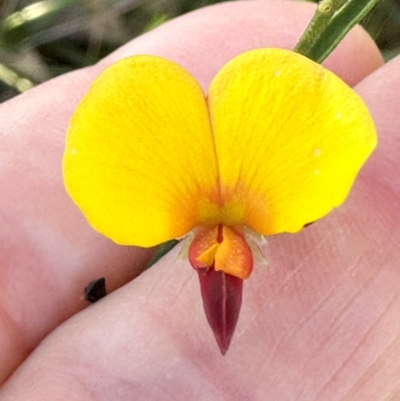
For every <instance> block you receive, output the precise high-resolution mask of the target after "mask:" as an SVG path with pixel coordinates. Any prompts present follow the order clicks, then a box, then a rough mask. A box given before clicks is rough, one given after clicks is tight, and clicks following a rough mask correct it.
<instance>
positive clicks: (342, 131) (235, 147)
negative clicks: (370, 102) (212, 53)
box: [208, 49, 376, 234]
mask: <svg viewBox="0 0 400 401" xmlns="http://www.w3.org/2000/svg"><path fill="white" fill-rule="evenodd" d="M208 97H209V107H210V114H211V123H212V128H213V131H214V137H215V146H216V153H217V160H218V168H219V175H220V183H221V194H222V199H223V200H224V201H225V204H226V205H227V209H229V210H232V213H231V215H234V214H236V215H237V216H238V220H240V219H242V221H243V223H244V224H246V225H247V226H248V227H249V228H251V229H252V230H254V231H257V232H259V233H261V234H274V233H279V232H283V231H287V232H296V231H298V230H300V229H301V228H302V227H303V226H304V224H306V223H309V222H312V221H315V220H317V219H319V218H321V217H322V216H324V215H326V214H327V213H328V212H329V211H330V210H331V209H332V208H333V207H336V206H339V205H340V204H341V203H342V202H343V201H344V199H345V197H346V195H347V194H348V192H349V190H350V187H351V185H352V183H353V181H354V179H355V177H356V175H357V173H358V171H359V169H360V168H361V166H362V164H363V163H364V162H365V160H366V159H367V158H368V156H369V155H370V153H371V152H372V150H373V149H374V147H375V145H376V133H375V128H374V125H373V122H372V119H371V117H370V115H369V113H368V110H367V109H366V107H365V105H364V104H363V102H362V100H361V99H360V98H359V97H358V96H357V95H356V94H355V93H354V92H353V90H352V89H350V88H349V87H348V86H347V85H346V84H345V83H343V82H342V81H341V80H340V79H339V78H338V77H336V76H335V75H334V74H333V73H331V72H329V71H328V70H326V69H324V68H323V67H321V66H320V65H318V64H316V63H314V62H312V61H310V60H309V59H307V58H305V57H303V56H301V55H298V54H296V53H293V52H290V51H286V50H280V49H261V50H254V51H251V52H248V53H244V54H242V55H240V56H238V57H237V58H235V59H233V60H232V61H230V62H229V63H228V64H226V65H225V66H224V67H223V68H222V70H221V71H220V72H219V73H218V74H217V76H216V77H215V78H214V80H213V82H212V84H211V86H210V90H209V95H208ZM242 203H244V204H242ZM241 204H242V205H241ZM229 210H228V212H227V211H225V214H228V215H229V214H230V213H229ZM238 210H239V211H240V213H239V212H238ZM240 215H241V217H240ZM238 222H239V221H238ZM223 223H224V221H223ZM228 224H232V222H229V223H228Z"/></svg>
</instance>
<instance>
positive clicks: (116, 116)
mask: <svg viewBox="0 0 400 401" xmlns="http://www.w3.org/2000/svg"><path fill="white" fill-rule="evenodd" d="M63 170H64V180H65V185H66V188H67V191H68V192H69V194H70V196H71V197H72V198H73V200H74V201H75V202H76V203H77V204H78V206H79V207H80V208H81V210H82V211H83V213H84V214H85V216H86V218H87V219H88V220H89V222H90V223H91V224H92V226H93V227H94V228H95V229H97V230H98V231H100V232H101V233H103V234H104V235H106V236H108V237H110V238H111V239H113V240H114V241H115V242H117V243H120V244H132V245H138V246H146V247H147V246H152V245H156V244H159V243H161V242H164V241H167V240H169V239H171V238H177V237H180V236H182V235H184V234H186V233H187V232H188V231H189V230H190V229H191V228H192V227H193V226H194V225H196V223H197V218H198V213H199V211H198V208H199V207H201V206H199V205H200V204H204V203H207V202H209V199H211V198H213V196H214V197H215V196H216V195H215V192H218V191H217V168H216V161H215V151H214V147H213V142H212V136H211V133H210V127H209V119H208V112H207V106H206V102H205V99H204V95H203V93H202V90H201V88H200V87H199V85H198V84H197V82H196V81H195V80H194V79H193V78H192V77H191V76H190V75H189V73H188V72H186V71H185V70H184V69H183V68H181V67H179V66H178V65H176V64H175V63H172V62H171V61H168V60H165V59H162V58H160V57H154V56H136V57H131V58H128V59H125V60H122V61H120V62H118V63H116V64H114V65H113V66H111V67H110V68H108V69H107V70H106V71H105V72H104V73H103V74H102V75H101V76H100V77H99V78H98V79H97V80H96V81H95V82H94V84H93V85H92V87H91V89H90V90H89V92H88V93H87V95H86V96H85V98H84V99H83V101H82V102H81V103H80V105H79V106H78V108H77V109H76V111H75V113H74V115H73V117H72V119H71V122H70V126H69V131H68V135H67V142H66V150H65V154H64V161H63Z"/></svg>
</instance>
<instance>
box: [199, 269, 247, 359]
mask: <svg viewBox="0 0 400 401" xmlns="http://www.w3.org/2000/svg"><path fill="white" fill-rule="evenodd" d="M197 272H198V274H199V280H200V288H201V296H202V298H203V306H204V311H205V312H206V316H207V320H208V323H209V325H210V327H211V329H212V331H213V332H214V336H215V339H216V340H217V343H218V346H219V349H220V350H221V353H222V355H225V353H226V351H227V350H228V348H229V345H230V343H231V340H232V336H233V333H234V331H235V327H236V323H237V321H238V318H239V312H240V306H241V304H242V289H243V280H242V279H240V278H237V277H235V276H232V275H230V274H226V273H224V272H222V271H215V270H214V266H212V267H211V268H209V269H197Z"/></svg>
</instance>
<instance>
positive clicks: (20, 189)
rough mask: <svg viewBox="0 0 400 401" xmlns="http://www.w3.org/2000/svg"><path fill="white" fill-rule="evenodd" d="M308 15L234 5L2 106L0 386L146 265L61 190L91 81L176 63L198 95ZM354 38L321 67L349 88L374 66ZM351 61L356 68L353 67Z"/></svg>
mask: <svg viewBox="0 0 400 401" xmlns="http://www.w3.org/2000/svg"><path fill="white" fill-rule="evenodd" d="M210 10H211V11H210ZM311 14H312V8H310V6H309V5H305V4H301V3H280V4H278V3H275V2H274V3H269V2H265V3H264V2H243V3H234V4H224V5H220V6H215V7H212V8H210V9H204V10H201V11H198V12H195V13H192V14H190V15H188V16H186V17H184V18H180V19H177V20H176V21H172V22H170V23H168V24H166V25H165V27H161V28H159V29H158V30H155V31H154V32H152V33H149V34H147V35H145V36H143V37H142V38H140V39H138V40H135V41H133V42H132V43H130V44H129V45H127V46H125V47H124V48H122V49H121V51H120V52H117V53H114V54H113V55H112V56H110V58H108V59H106V61H105V62H103V63H101V64H99V65H98V66H95V67H93V68H91V69H86V70H83V71H79V72H76V73H72V74H69V75H66V76H63V77H61V78H59V79H56V80H53V81H51V82H48V83H46V84H44V85H42V86H41V87H38V88H35V89H33V90H31V91H30V92H28V93H27V94H25V95H23V96H20V97H18V98H16V99H14V100H12V101H11V102H8V103H6V104H4V105H2V107H1V110H0V112H1V113H2V115H1V119H0V121H2V128H1V132H2V137H1V138H2V139H1V146H2V153H3V154H4V157H3V158H2V159H1V163H2V165H1V173H0V174H1V175H0V180H1V187H2V188H4V191H3V193H2V198H1V200H0V211H1V219H2V224H3V225H2V226H3V227H7V230H6V232H5V231H3V232H2V238H1V253H0V254H1V258H2V259H1V269H2V271H1V274H2V277H4V280H3V282H2V289H1V305H2V309H1V311H2V313H1V320H0V324H1V327H0V333H1V336H2V338H3V341H2V342H1V344H2V345H1V346H2V349H1V350H0V351H1V352H0V353H1V355H3V356H4V357H3V358H4V360H5V361H7V362H6V363H4V364H3V365H2V366H1V369H2V377H6V376H7V374H9V372H10V371H11V370H12V369H13V368H14V367H15V366H17V365H18V364H19V363H20V361H21V360H22V359H23V358H24V357H25V356H26V355H27V354H28V353H29V352H30V350H32V349H33V348H34V347H35V346H36V344H37V343H38V342H39V341H40V340H41V339H42V338H43V337H44V336H45V335H46V334H47V333H48V332H49V331H51V330H52V329H53V328H54V327H55V326H57V325H58V324H59V323H60V322H62V321H63V320H65V319H66V318H68V317H69V316H71V315H72V314H74V313H76V312H77V311H78V310H79V309H81V308H82V307H83V306H84V304H83V303H82V301H81V300H80V298H79V295H80V292H81V289H82V288H83V287H84V285H85V284H86V283H87V282H88V281H89V280H91V279H92V278H96V277H98V276H102V275H105V276H107V280H108V283H109V284H110V287H111V288H116V287H118V286H119V285H121V284H122V283H124V282H126V281H128V280H129V279H130V278H131V277H132V276H134V275H135V274H136V273H137V271H139V270H140V269H141V268H142V267H143V265H144V263H145V261H146V260H147V258H148V256H149V254H148V252H146V251H140V250H138V249H134V248H126V247H125V248H124V247H117V246H116V245H114V244H112V243H111V242H110V241H108V240H107V239H104V238H102V237H101V236H100V235H98V234H96V233H95V232H93V230H92V229H91V228H89V227H88V225H87V223H86V221H85V220H84V218H83V217H82V216H81V214H80V213H79V211H78V209H77V208H76V207H75V206H74V205H73V204H72V202H71V201H70V200H69V198H68V197H67V196H66V194H65V192H64V189H63V184H62V179H61V173H60V165H61V156H62V150H63V140H64V135H65V131H66V127H67V124H68V119H69V117H70V115H71V113H72V112H73V109H74V107H75V105H76V104H77V102H78V101H79V99H80V98H81V97H82V95H83V93H84V92H85V91H86V89H87V87H88V85H89V83H90V82H91V80H92V79H93V78H94V77H95V76H96V75H97V74H98V73H99V71H101V70H102V69H103V68H104V67H105V65H106V64H107V63H110V62H113V61H115V60H116V59H117V58H119V57H124V56H127V55H128V54H136V53H143V52H146V53H151V54H162V55H164V56H166V57H169V58H171V59H173V60H175V61H178V62H180V63H181V64H183V65H184V66H186V67H187V68H188V69H189V70H190V71H191V72H192V73H193V74H194V75H195V76H196V78H198V79H199V80H200V82H201V83H202V84H203V85H205V86H206V85H207V83H208V82H209V80H210V78H211V77H212V75H213V74H214V73H215V71H216V70H217V69H218V68H219V67H220V65H221V64H222V63H223V62H224V61H227V60H228V59H229V58H230V57H231V56H233V55H234V54H237V53H239V52H241V51H243V50H246V49H250V48H254V47H258V46H281V47H291V46H292V45H293V44H294V43H295V42H296V40H297V38H298V37H299V35H300V33H301V30H302V29H303V28H304V27H305V26H306V24H307V22H308V20H309V18H310V16H311ZM227 17H228V18H227ZM210 21H211V22H210ZM238 27H241V29H238ZM242 29H245V30H244V31H243V30H242ZM209 30H211V32H212V34H213V35H212V36H210V35H206V37H205V39H202V36H201V35H199V32H203V33H204V32H208V31H209ZM178 32H179V35H178ZM354 32H355V33H352V36H351V37H350V39H348V41H346V43H345V44H343V45H342V46H341V47H340V48H339V49H338V50H337V52H336V54H337V55H336V56H332V58H331V61H330V63H331V64H329V66H330V68H332V69H333V70H335V69H336V70H337V72H338V73H340V74H342V77H343V78H344V79H347V80H348V81H349V82H350V83H352V82H356V81H358V80H360V79H362V78H363V77H364V76H365V75H366V74H368V73H369V72H370V71H372V70H373V69H375V68H377V66H378V65H379V63H380V58H379V54H378V52H377V50H376V48H375V47H374V45H373V44H372V41H371V40H370V39H369V38H368V37H367V36H366V34H365V33H364V32H363V31H361V30H355V31H354ZM270 37H271V38H272V39H271V40H270V39H269V38H270ZM177 38H179V39H177ZM278 38H279V39H278ZM196 41H198V42H199V46H200V45H201V46H200V47H199V48H197V42H196ZM187 49H189V50H190V51H189V50H187ZM196 49H200V51H199V50H196ZM205 49H209V50H208V51H207V53H206V56H204V57H200V56H199V55H200V54H201V51H205ZM355 49H364V50H362V51H361V50H358V51H357V52H356V51H355ZM193 54H198V55H197V56H196V57H194V56H193ZM341 54H343V59H346V63H348V64H346V65H347V67H346V66H345V64H344V63H343V62H342V59H341V57H340V55H341ZM360 59H363V60H364V63H362V64H359V60H360ZM350 71H351V72H350ZM355 71H358V72H355ZM21 116H23V118H21ZM38 289H40V290H38Z"/></svg>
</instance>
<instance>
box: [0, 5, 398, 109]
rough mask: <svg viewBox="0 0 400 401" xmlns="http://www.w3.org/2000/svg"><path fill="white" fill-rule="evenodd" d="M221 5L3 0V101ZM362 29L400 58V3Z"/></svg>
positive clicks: (375, 13) (378, 12) (382, 9)
mask: <svg viewBox="0 0 400 401" xmlns="http://www.w3.org/2000/svg"><path fill="white" fill-rule="evenodd" d="M266 1H268V0H266ZM221 2H222V1H218V0H41V1H35V0H0V102H3V101H4V100H7V99H9V98H11V97H13V96H15V95H17V94H19V93H21V92H24V91H26V90H27V89H29V88H31V87H32V86H34V85H37V84H39V83H41V82H44V81H46V80H48V79H50V78H52V77H55V76H57V75H60V74H63V73H65V72H68V71H72V70H74V69H77V68H80V67H84V66H88V65H91V64H93V63H96V62H97V61H98V60H99V59H101V58H102V57H104V56H105V55H107V54H109V53H110V52H112V51H113V50H115V49H116V48H118V47H120V46H121V45H123V44H124V43H126V42H128V41H129V40H131V39H132V38H134V37H135V36H138V35H140V34H141V33H143V32H146V31H148V30H150V29H153V28H155V27H156V26H158V25H160V24H162V23H164V22H165V21H168V20H169V19H172V18H174V17H176V16H178V15H181V14H184V13H187V12H190V11H192V10H194V9H197V8H200V7H204V6H206V5H210V4H215V3H221ZM315 2H317V1H315ZM362 24H363V26H364V27H365V28H366V29H367V30H368V31H369V33H370V34H371V36H372V37H373V38H374V39H375V41H376V43H377V44H378V46H379V48H380V49H381V51H382V53H383V55H384V57H385V58H386V59H390V58H392V57H393V56H395V55H397V54H399V53H400V0H381V1H380V2H379V3H378V5H377V6H376V7H375V8H374V9H373V10H372V12H371V13H370V14H369V15H368V16H367V17H366V18H365V19H364V21H363V22H362Z"/></svg>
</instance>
